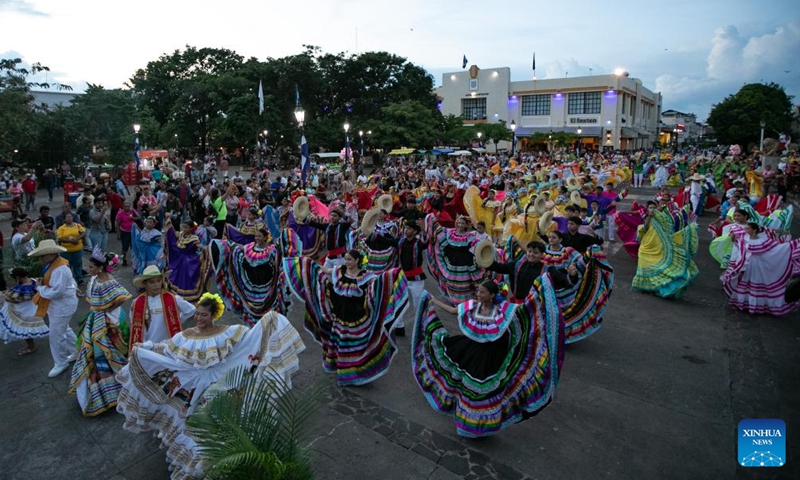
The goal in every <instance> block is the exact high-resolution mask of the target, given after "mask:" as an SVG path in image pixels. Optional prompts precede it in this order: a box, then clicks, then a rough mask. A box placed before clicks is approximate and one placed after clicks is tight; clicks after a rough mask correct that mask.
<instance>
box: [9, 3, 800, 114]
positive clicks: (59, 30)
mask: <svg viewBox="0 0 800 480" xmlns="http://www.w3.org/2000/svg"><path fill="white" fill-rule="evenodd" d="M0 25H2V28H1V29H0V57H12V56H17V57H22V58H23V59H24V60H25V61H26V62H37V61H38V62H41V63H42V64H45V65H48V66H49V67H51V69H52V71H51V74H50V80H56V81H62V82H66V83H70V84H72V85H74V86H75V87H76V89H78V90H80V89H82V88H84V86H85V83H86V82H91V83H96V84H102V85H104V86H106V87H120V86H122V85H123V83H124V82H125V81H126V80H127V79H128V78H130V76H131V75H132V74H133V72H134V71H135V70H136V69H137V68H141V67H144V66H145V65H146V64H147V62H148V61H149V60H153V59H156V58H158V56H159V55H161V54H163V53H165V52H171V51H173V50H175V49H179V48H183V46H185V45H187V44H188V45H194V46H198V47H203V46H208V47H224V48H229V49H232V50H235V51H237V52H238V53H240V54H242V55H244V56H246V57H251V56H253V57H257V58H260V59H265V58H267V57H281V56H285V55H291V54H295V53H298V52H300V51H301V50H302V45H303V44H308V45H316V46H319V47H321V48H322V49H323V50H324V51H327V52H341V51H348V52H355V51H361V52H363V51H367V50H386V51H389V52H392V53H395V54H397V55H401V56H403V57H406V58H408V59H409V60H410V61H412V62H414V63H416V64H418V65H421V66H423V67H424V68H426V69H427V70H428V71H429V72H430V73H431V74H432V75H434V77H435V79H436V83H437V85H438V84H439V83H441V78H442V73H444V72H450V71H455V70H460V68H461V58H462V55H466V56H467V58H468V59H469V63H470V64H477V65H478V66H480V67H482V68H489V67H502V66H508V67H511V69H512V79H514V80H524V79H529V78H530V77H531V76H532V75H533V72H532V71H531V56H532V54H533V52H534V51H535V52H536V66H537V70H536V76H537V78H554V77H563V76H564V75H565V74H567V72H568V74H569V76H581V75H589V74H590V69H591V73H593V74H601V73H610V72H612V71H613V70H614V69H615V68H618V67H621V68H624V69H625V70H627V71H629V72H630V73H631V75H632V76H634V77H637V78H641V79H642V81H643V82H644V85H645V86H646V87H647V88H650V89H651V90H655V91H660V92H661V93H662V95H663V97H664V109H677V110H682V111H689V112H694V113H696V114H697V115H698V117H699V118H700V119H705V118H706V116H707V115H708V111H709V109H710V107H711V105H712V104H713V103H715V102H719V101H720V100H722V99H723V98H724V97H725V96H727V95H729V94H731V93H735V92H736V91H737V90H738V89H739V88H740V87H741V86H742V85H743V84H744V83H749V82H760V81H764V82H773V81H774V82H777V83H779V84H781V85H783V86H785V87H786V90H787V92H788V93H789V94H791V95H794V96H795V97H796V98H795V103H800V62H798V60H797V58H796V55H797V52H800V1H798V0H764V1H760V2H759V1H755V0H728V1H722V0H705V1H698V0H691V1H690V0H672V1H670V2H656V1H652V0H639V1H634V0H616V1H615V2H600V1H594V0H591V1H590V0H573V1H571V2H552V1H551V2H544V1H541V0H527V1H523V0H507V1H505V2H490V1H486V0H480V1H479V0H460V1H455V0H438V1H435V2H433V1H425V0H404V1H396V0H304V1H297V2H285V1H274V0H273V1H269V0H267V1H261V2H256V1H251V0H226V1H222V2H208V1H205V0H201V1H185V0H171V1H164V0H137V1H135V2H124V3H120V2H108V1H107V2H101V1H90V0H73V1H68V2H65V1H63V0H0Z"/></svg>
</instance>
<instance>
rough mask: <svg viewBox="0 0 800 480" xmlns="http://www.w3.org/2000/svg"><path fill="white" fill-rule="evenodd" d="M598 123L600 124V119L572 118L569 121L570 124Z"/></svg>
mask: <svg viewBox="0 0 800 480" xmlns="http://www.w3.org/2000/svg"><path fill="white" fill-rule="evenodd" d="M597 122H598V119H596V118H580V117H571V118H570V119H569V123H577V124H584V123H597Z"/></svg>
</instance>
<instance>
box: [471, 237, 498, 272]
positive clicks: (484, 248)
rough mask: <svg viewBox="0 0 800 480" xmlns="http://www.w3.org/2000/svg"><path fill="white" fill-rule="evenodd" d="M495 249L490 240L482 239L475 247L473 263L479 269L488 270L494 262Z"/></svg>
mask: <svg viewBox="0 0 800 480" xmlns="http://www.w3.org/2000/svg"><path fill="white" fill-rule="evenodd" d="M494 251H495V247H494V245H493V244H492V242H491V240H489V239H488V238H487V239H483V240H481V241H480V242H478V244H477V245H475V263H477V264H478V266H479V267H481V268H488V267H489V266H490V265H491V264H492V262H494Z"/></svg>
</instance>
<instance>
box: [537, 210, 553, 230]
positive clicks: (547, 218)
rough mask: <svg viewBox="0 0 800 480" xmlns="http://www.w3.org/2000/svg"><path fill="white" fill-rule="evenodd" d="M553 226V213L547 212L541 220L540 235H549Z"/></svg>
mask: <svg viewBox="0 0 800 480" xmlns="http://www.w3.org/2000/svg"><path fill="white" fill-rule="evenodd" d="M552 224H553V212H551V211H547V212H544V214H543V215H542V218H540V219H539V233H541V234H542V235H547V233H548V232H549V231H550V227H551V225H552Z"/></svg>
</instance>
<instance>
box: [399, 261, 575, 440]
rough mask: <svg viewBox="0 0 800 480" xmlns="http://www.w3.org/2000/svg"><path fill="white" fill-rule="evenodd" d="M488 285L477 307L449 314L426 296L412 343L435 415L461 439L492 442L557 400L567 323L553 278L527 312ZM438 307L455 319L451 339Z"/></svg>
mask: <svg viewBox="0 0 800 480" xmlns="http://www.w3.org/2000/svg"><path fill="white" fill-rule="evenodd" d="M498 292H499V289H498V286H497V285H496V284H495V283H494V282H485V283H483V284H482V285H480V286H479V287H478V289H477V295H476V299H475V300H469V301H467V302H463V303H461V304H459V305H458V306H457V307H451V306H450V305H447V304H446V303H444V302H442V301H440V300H438V299H435V298H432V297H431V296H430V295H429V294H428V293H427V292H426V293H425V294H424V296H423V303H422V306H421V308H420V314H419V315H418V317H417V321H416V324H415V326H414V334H413V337H412V340H411V345H412V358H411V364H412V368H413V372H414V377H415V378H416V380H417V384H418V385H419V387H420V388H421V389H422V393H423V394H424V395H425V398H426V399H427V400H428V403H429V404H430V405H431V407H433V409H434V410H436V411H438V412H441V413H444V414H448V415H452V416H453V417H454V423H455V427H456V433H458V434H459V435H461V436H465V437H472V438H475V437H484V436H488V435H493V434H496V433H498V432H500V431H501V430H503V429H504V428H507V427H509V426H511V425H513V424H515V423H518V422H520V421H522V420H526V419H528V418H530V417H531V416H533V415H535V414H537V413H539V412H540V411H541V410H542V409H544V408H545V407H546V406H547V405H549V403H550V402H551V401H552V399H553V394H554V393H555V389H556V385H557V384H558V379H559V375H560V373H561V366H562V363H563V360H564V353H563V346H564V337H563V332H564V330H563V323H562V322H561V316H560V314H559V310H558V303H557V301H556V298H555V292H554V290H553V286H552V283H551V281H550V277H549V275H544V276H543V277H541V278H540V279H539V280H537V285H536V287H535V288H534V289H533V290H532V291H531V293H530V295H528V296H527V297H526V298H525V301H524V303H523V304H522V305H519V306H517V305H515V304H513V303H509V302H505V301H502V300H501V299H498V298H497V294H498ZM433 305H436V306H438V307H439V308H441V309H443V310H445V311H447V312H449V313H452V314H455V315H457V319H458V326H459V329H460V330H461V335H450V334H448V332H447V330H446V329H445V328H444V326H443V325H442V322H441V320H440V319H439V318H438V316H437V314H436V310H435V309H434V308H433Z"/></svg>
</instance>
